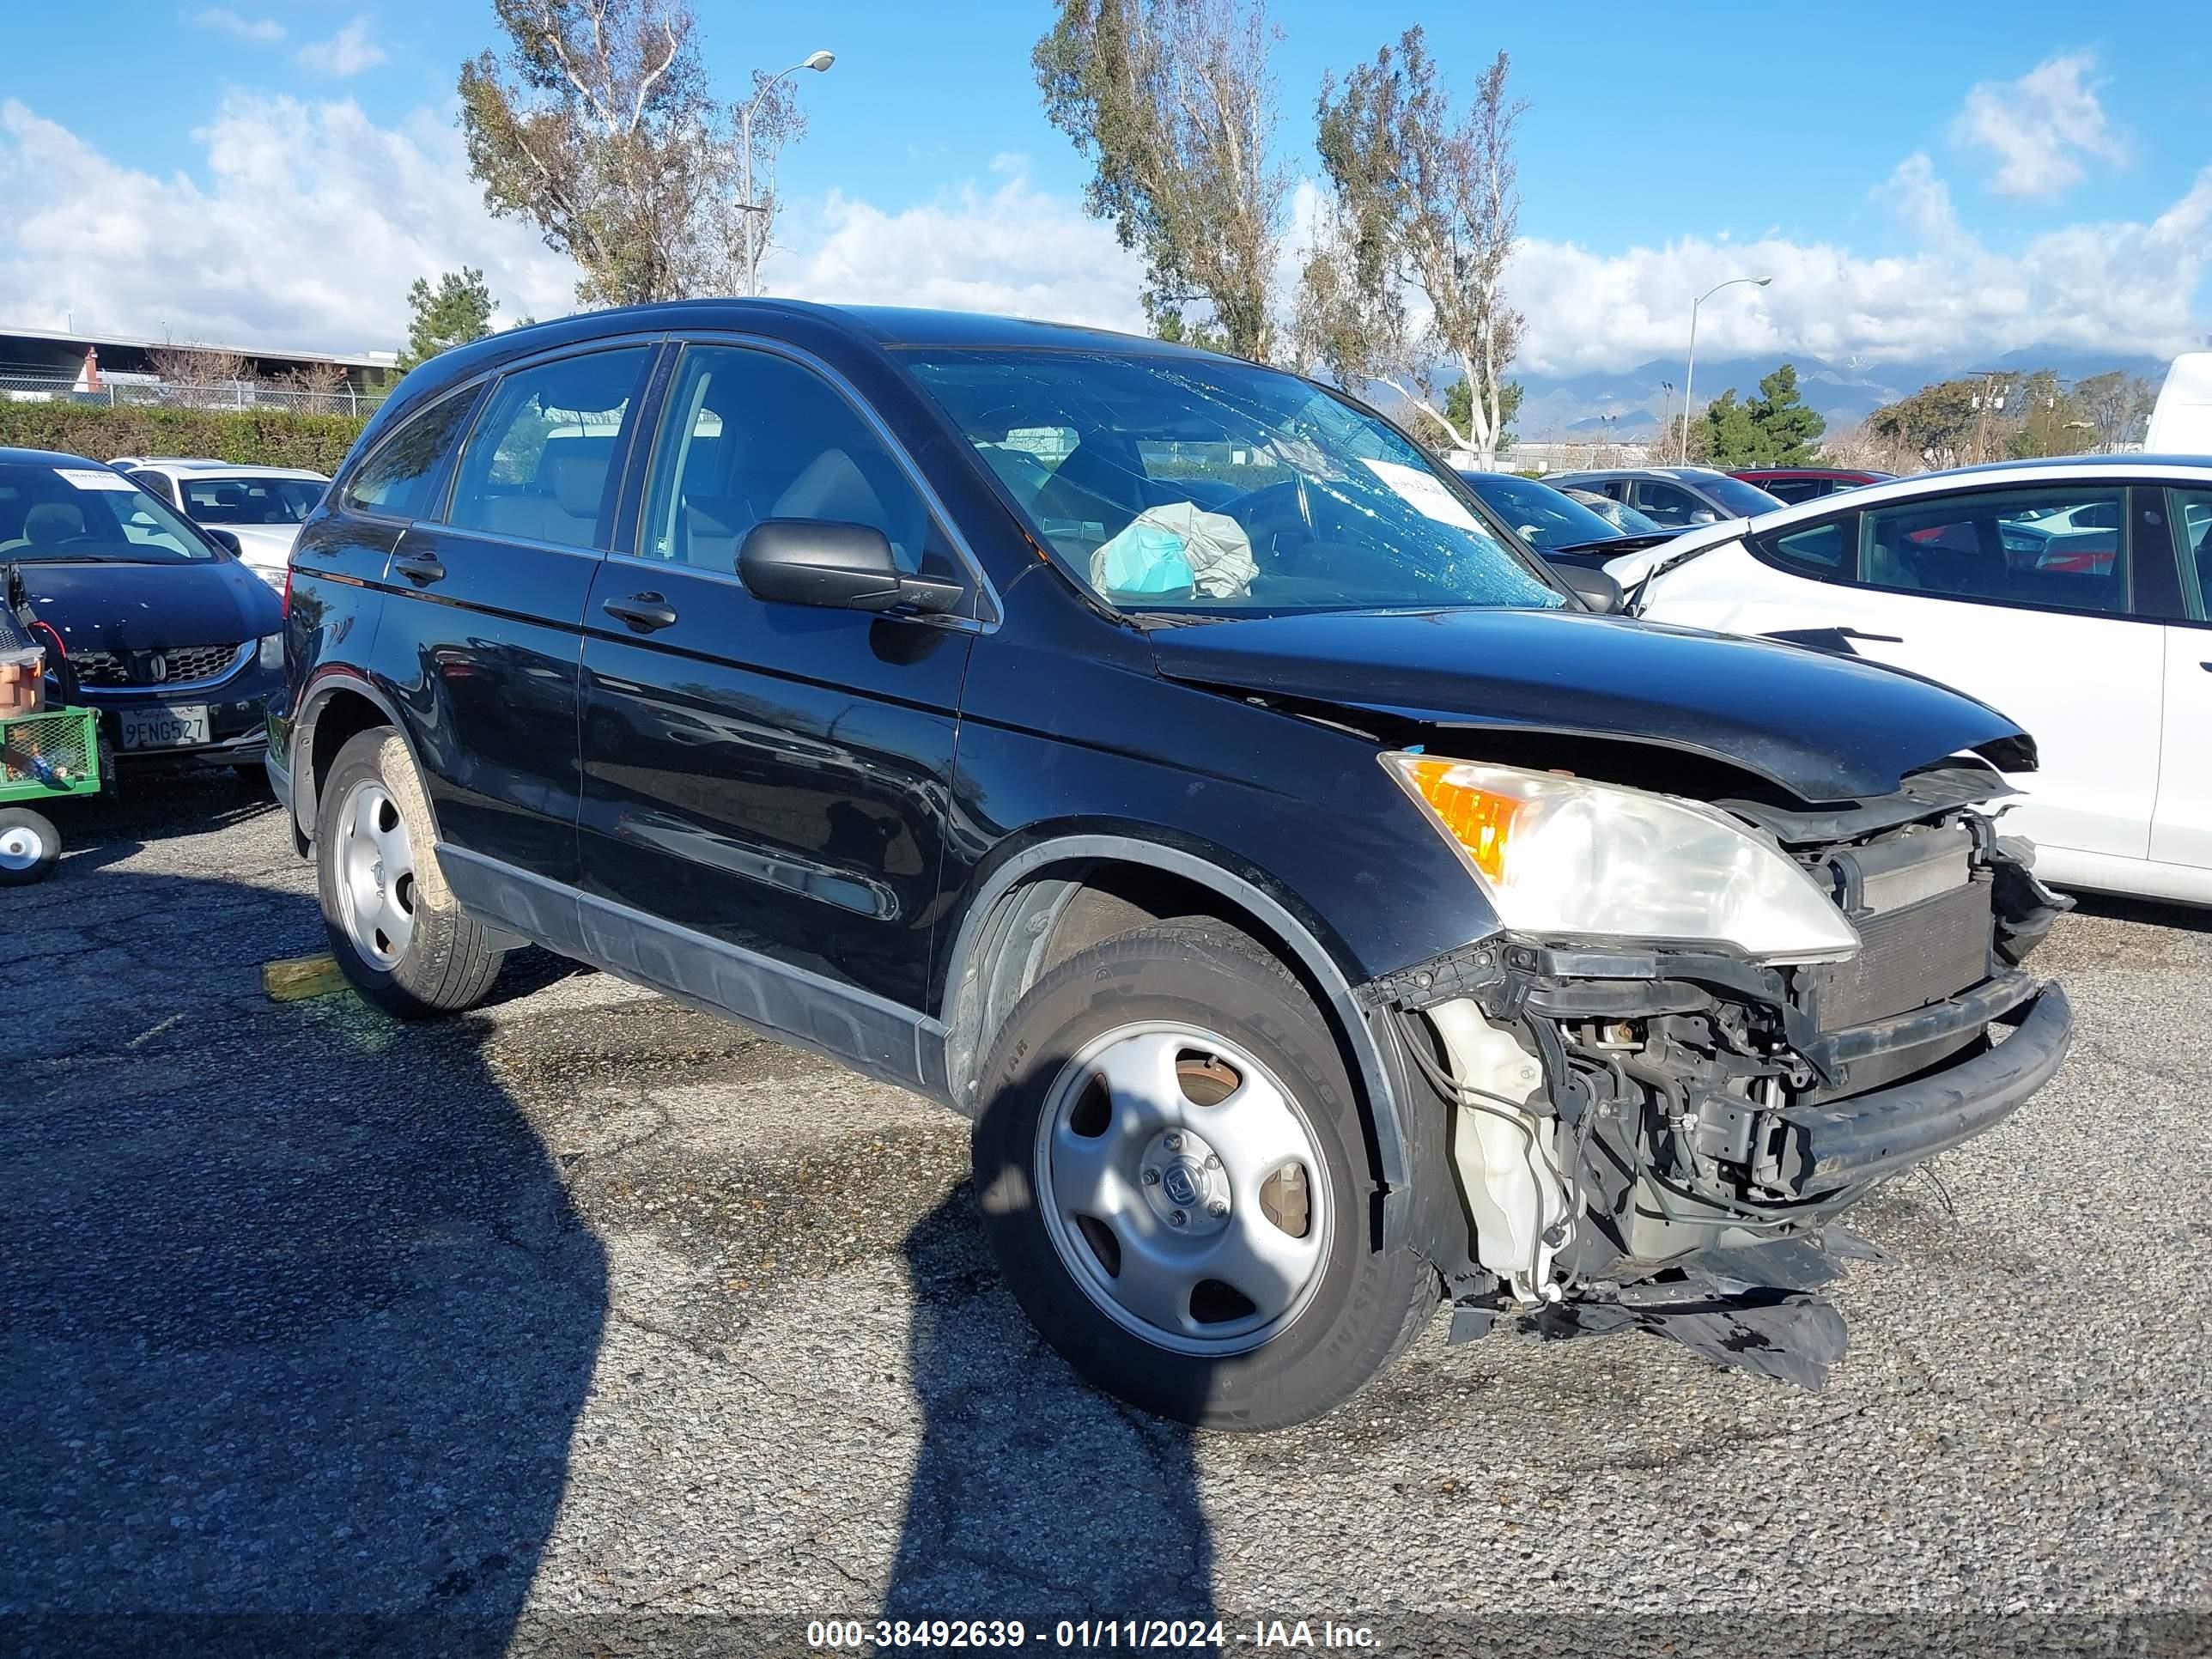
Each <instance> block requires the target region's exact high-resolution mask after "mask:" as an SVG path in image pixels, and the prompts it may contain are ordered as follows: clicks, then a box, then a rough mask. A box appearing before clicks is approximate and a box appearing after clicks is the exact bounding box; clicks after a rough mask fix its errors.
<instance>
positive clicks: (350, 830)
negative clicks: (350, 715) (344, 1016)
mask: <svg viewBox="0 0 2212 1659" xmlns="http://www.w3.org/2000/svg"><path fill="white" fill-rule="evenodd" d="M315 870H316V876H317V881H318V885H319V888H320V890H321V896H322V904H323V921H324V924H325V927H327V928H328V929H329V932H330V939H331V955H332V956H334V957H337V963H338V966H339V967H340V968H341V969H343V970H344V972H345V976H346V977H347V978H348V979H349V980H350V981H352V982H353V985H354V988H355V989H356V990H357V991H359V992H360V993H361V994H362V996H363V997H364V998H366V999H367V1000H368V1001H370V1002H373V1003H374V1004H375V1005H376V1006H378V1007H380V1008H381V1009H383V1010H384V1011H385V1012H386V1013H390V1014H396V1015H398V1017H399V1018H402V1019H426V1018H430V1017H431V1016H433V1015H436V1014H450V1013H458V1012H460V1011H461V1010H462V1009H464V1008H472V1007H474V1006H476V1005H477V1003H479V1002H481V1001H483V999H484V995H485V994H486V993H487V992H489V990H490V989H491V987H492V981H494V980H495V979H496V978H498V977H499V966H500V961H501V954H502V953H501V952H500V951H495V950H494V949H492V948H491V946H490V945H489V944H488V943H487V942H486V940H485V935H484V930H483V927H481V926H479V925H478V924H477V923H476V922H474V921H471V920H470V919H469V918H468V917H467V916H465V915H462V914H461V908H460V906H459V903H458V902H456V901H455V900H454V898H453V890H451V889H450V888H448V887H447V885H446V881H445V878H444V876H443V875H441V873H440V872H439V870H438V855H437V832H436V829H435V827H434V826H433V825H432V823H431V821H430V805H429V801H428V798H427V797H426V796H425V795H424V794H423V793H422V780H421V779H420V778H419V777H418V776H417V775H416V771H415V763H414V761H413V759H412V758H411V757H410V756H409V754H408V752H407V745H406V744H405V743H404V741H403V740H402V739H401V738H400V736H399V734H398V732H395V731H393V730H392V727H390V726H372V727H371V728H370V729H369V730H368V731H366V732H360V733H358V734H357V735H356V736H355V737H354V738H352V739H350V740H349V742H348V743H347V744H346V745H345V747H344V748H343V749H341V750H338V753H337V759H336V760H335V761H333V762H332V763H331V770H330V775H329V777H328V778H327V779H326V780H325V781H324V784H323V791H322V794H321V796H320V798H319V800H318V801H317V803H316V826H315Z"/></svg>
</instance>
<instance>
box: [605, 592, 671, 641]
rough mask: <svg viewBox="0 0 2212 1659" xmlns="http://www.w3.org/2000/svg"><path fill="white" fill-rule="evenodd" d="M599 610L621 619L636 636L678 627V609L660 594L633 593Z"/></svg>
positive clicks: (611, 601)
mask: <svg viewBox="0 0 2212 1659" xmlns="http://www.w3.org/2000/svg"><path fill="white" fill-rule="evenodd" d="M599 609H600V610H602V611H605V612H606V613H607V615H609V616H610V617H621V618H622V620H623V621H624V622H626V623H629V626H630V631H631V632H632V633H634V634H652V633H656V632H658V631H659V629H664V628H673V627H674V626H675V625H676V607H675V606H674V605H671V604H669V602H668V601H667V600H665V599H662V598H661V597H660V595H659V594H658V593H633V594H631V595H630V596H629V598H628V599H609V600H608V601H607V602H606V603H605V604H604V605H601V606H600V607H599Z"/></svg>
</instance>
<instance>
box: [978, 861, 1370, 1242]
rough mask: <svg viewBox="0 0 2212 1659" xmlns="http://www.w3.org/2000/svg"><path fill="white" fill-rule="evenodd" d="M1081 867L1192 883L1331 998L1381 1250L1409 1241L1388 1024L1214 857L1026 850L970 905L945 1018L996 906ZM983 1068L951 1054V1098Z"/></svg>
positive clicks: (1310, 943) (1308, 937) (1303, 934)
mask: <svg viewBox="0 0 2212 1659" xmlns="http://www.w3.org/2000/svg"><path fill="white" fill-rule="evenodd" d="M1085 862H1090V863H1120V864H1134V865H1141V866H1147V867H1149V868H1152V869H1155V870H1158V871H1161V872H1164V873H1165V874H1169V875H1174V876H1179V877H1182V878H1184V879H1186V880H1189V881H1193V882H1196V883H1197V884H1200V886H1203V887H1205V888H1206V889H1208V890H1211V891H1213V892H1216V893H1219V894H1220V895H1221V896H1223V897H1224V898H1226V899H1228V900H1229V901H1231V902H1232V903H1234V904H1236V905H1237V906H1238V907H1239V908H1242V909H1243V910H1244V911H1246V912H1247V913H1249V915H1252V916H1253V917H1255V919H1256V920H1258V921H1260V922H1261V923H1262V924H1263V925H1264V926H1265V927H1267V929H1268V930H1269V931H1270V932H1271V933H1273V934H1274V935H1275V937H1276V938H1277V939H1280V940H1281V941H1282V942H1283V944H1284V945H1285V946H1286V947H1287V948H1288V949H1289V950H1290V951H1291V953H1292V954H1293V955H1294V956H1295V957H1297V961H1298V965H1299V966H1300V967H1301V968H1303V969H1304V970H1305V972H1306V974H1307V975H1308V976H1309V977H1310V980H1311V981H1312V982H1313V983H1314V984H1315V985H1316V986H1318V987H1320V989H1321V991H1322V994H1323V995H1325V996H1326V997H1327V998H1328V1004H1329V1012H1330V1013H1331V1014H1332V1015H1333V1016H1334V1024H1335V1025H1336V1027H1337V1030H1338V1032H1339V1034H1340V1036H1341V1037H1342V1039H1343V1041H1344V1042H1345V1045H1346V1048H1349V1049H1350V1051H1351V1054H1352V1060H1353V1062H1354V1066H1355V1069H1356V1073H1357V1075H1358V1079H1359V1084H1360V1089H1361V1093H1362V1095H1363V1097H1364V1099H1365V1101H1366V1103H1367V1108H1368V1109H1367V1119H1368V1128H1369V1132H1370V1136H1371V1137H1372V1139H1371V1144H1370V1147H1369V1152H1370V1156H1371V1157H1372V1158H1373V1159H1374V1163H1375V1174H1376V1181H1377V1183H1378V1185H1379V1187H1380V1188H1381V1192H1380V1197H1381V1200H1382V1202H1381V1215H1380V1217H1379V1221H1378V1226H1377V1239H1378V1242H1379V1243H1380V1244H1381V1245H1382V1247H1383V1248H1385V1249H1389V1248H1395V1246H1398V1245H1400V1244H1402V1243H1406V1242H1407V1239H1408V1237H1410V1227H1411V1221H1412V1213H1413V1155H1412V1152H1411V1147H1412V1145H1413V1142H1412V1139H1411V1134H1410V1130H1411V1127H1412V1126H1411V1125H1410V1124H1409V1123H1408V1121H1407V1111H1408V1109H1409V1104H1410V1101H1409V1095H1408V1090H1407V1082H1406V1068H1405V1066H1404V1064H1403V1060H1402V1057H1401V1056H1400V1055H1399V1054H1397V1053H1396V1052H1395V1043H1394V1041H1393V1037H1392V1035H1391V1033H1390V1032H1389V1028H1388V1026H1387V1025H1384V1024H1379V1023H1370V1012H1369V1011H1368V1010H1367V1009H1366V1008H1365V1007H1364V1006H1362V1005H1361V1003H1360V1002H1359V1000H1358V997H1357V996H1356V995H1355V994H1354V990H1353V987H1352V981H1351V980H1350V979H1348V978H1347V977H1346V974H1345V971H1344V969H1343V968H1342V966H1341V965H1340V963H1338V961H1337V959H1336V957H1334V956H1333V955H1332V954H1331V953H1330V951H1329V950H1328V947H1327V946H1326V945H1324V944H1323V943H1322V939H1321V938H1320V936H1319V935H1318V934H1317V933H1316V932H1315V930H1314V929H1313V927H1311V926H1310V925H1309V924H1308V923H1307V921H1305V920H1304V918H1302V917H1300V916H1299V915H1297V913H1296V912H1295V911H1293V910H1292V909H1291V908H1290V907H1289V906H1288V905H1286V904H1285V903H1284V902H1282V901H1281V900H1280V899H1279V898H1278V897H1276V896H1274V895H1273V894H1271V893H1269V892H1267V890H1265V889H1264V888H1262V887H1261V886H1260V885H1258V884H1256V883H1255V882H1253V881H1251V880H1249V879H1248V878H1245V877H1244V876H1242V875H1239V874H1237V872H1234V871H1232V870H1231V869H1229V868H1228V867H1227V866H1225V865H1223V864H1221V863H1219V862H1218V861H1216V860H1212V859H1210V858H1207V857H1206V856H1203V855H1202V854H1199V853H1197V852H1194V851H1190V850H1187V849H1185V848H1180V847H1175V846H1170V845H1168V844H1166V843H1165V842H1159V841H1153V840H1148V839H1146V838H1145V837H1144V836H1137V835H1131V834H1127V833H1125V832H1115V831H1104V830H1085V831H1078V832H1074V833H1069V834H1062V835H1054V836H1048V837H1046V838H1044V839H1042V840H1038V841H1035V842H1030V844H1029V845H1027V846H1025V847H1024V848H1022V849H1021V850H1020V851H1018V852H1017V853H1014V854H1012V855H1011V856H1010V857H1008V858H1006V859H1005V860H1003V861H1001V862H1000V863H999V864H998V865H997V866H995V867H994V869H993V870H992V871H991V872H990V873H989V875H988V876H987V877H986V878H984V879H983V880H982V881H981V884H979V885H978V886H977V887H976V888H975V890H973V892H972V893H971V894H970V896H969V901H968V903H967V905H966V908H965V910H964V912H963V915H962V918H961V922H960V928H959V932H958V933H957V934H956V935H955V937H954V939H953V943H952V947H951V951H949V952H948V953H947V954H946V957H945V972H944V974H943V975H942V976H941V978H940V980H939V983H940V985H941V987H942V992H941V997H942V1001H941V1004H940V1006H941V1007H942V1009H943V1011H944V1013H945V1016H946V1017H947V1018H948V1020H949V1018H950V1017H951V1014H952V1013H953V1009H954V1003H955V1001H956V1000H957V997H958V994H959V992H960V989H961V987H963V985H964V984H965V983H966V981H967V979H968V976H969V973H970V971H971V970H972V968H973V964H974V959H975V954H976V952H977V951H978V950H979V948H981V946H982V945H983V944H984V943H985V941H984V940H983V939H982V932H983V927H984V924H985V922H986V920H987V918H988V917H989V916H990V915H991V914H992V912H993V911H994V909H995V908H997V906H998V902H999V901H1000V899H1001V898H1003V897H1004V896H1006V894H1007V893H1008V892H1010V891H1011V890H1012V889H1014V888H1015V887H1016V886H1018V885H1019V884H1021V883H1022V882H1023V881H1024V879H1026V878H1029V877H1030V876H1033V875H1035V874H1036V872H1038V871H1040V870H1042V869H1045V868H1048V866H1053V865H1055V864H1080V863H1085ZM946 1064H947V1070H948V1073H949V1074H950V1075H949V1078H948V1080H949V1083H950V1086H951V1092H952V1094H953V1097H954V1098H955V1099H956V1100H960V1101H963V1102H964V1101H965V1100H966V1099H967V1097H968V1093H969V1085H970V1084H971V1083H972V1081H973V1073H974V1071H975V1067H976V1066H979V1065H980V1064H981V1055H980V1054H974V1053H972V1052H971V1053H968V1054H957V1053H956V1052H953V1051H951V1050H948V1053H947V1056H946ZM955 1068H957V1073H966V1075H961V1074H957V1073H956V1069H955ZM963 1109H968V1110H972V1109H973V1108H972V1107H963Z"/></svg>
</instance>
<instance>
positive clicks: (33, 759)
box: [0, 708, 100, 887]
mask: <svg viewBox="0 0 2212 1659" xmlns="http://www.w3.org/2000/svg"><path fill="white" fill-rule="evenodd" d="M98 793H100V716H99V714H98V713H97V712H95V711H94V710H93V709H90V708H49V709H46V710H44V711H42V712H41V713H39V714H18V715H15V716H12V717H9V718H6V719H0V887H20V886H22V885H24V884H27V883H29V882H33V881H44V880H45V879H46V878H47V877H48V876H51V875H52V874H53V872H54V865H55V864H56V862H57V861H58V860H59V859H60V858H61V855H62V838H61V836H60V835H59V834H58V833H57V832H56V830H55V829H54V825H53V820H52V819H51V818H49V817H46V814H45V813H43V812H40V811H36V810H34V809H33V807H32V806H30V805H27V804H26V803H28V802H33V801H47V800H52V799H54V798H55V797H57V796H60V795H96V794H98Z"/></svg>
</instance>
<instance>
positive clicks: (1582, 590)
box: [1552, 564, 1624, 617]
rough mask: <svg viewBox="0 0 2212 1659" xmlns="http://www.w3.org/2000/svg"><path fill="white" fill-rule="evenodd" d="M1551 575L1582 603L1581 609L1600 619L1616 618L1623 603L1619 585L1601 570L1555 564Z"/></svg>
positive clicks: (1581, 565) (1577, 565)
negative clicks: (1594, 614)
mask: <svg viewBox="0 0 2212 1659" xmlns="http://www.w3.org/2000/svg"><path fill="white" fill-rule="evenodd" d="M1552 574H1553V575H1554V576H1557V577H1558V578H1559V580H1560V582H1561V583H1562V584H1564V585H1565V587H1566V588H1567V589H1568V591H1569V592H1571V593H1573V594H1574V596H1575V597H1576V598H1577V599H1580V600H1581V601H1582V602H1583V609H1584V610H1587V611H1596V612H1597V613H1598V614H1599V615H1600V616H1601V617H1612V616H1618V615H1619V614H1620V608H1621V605H1622V604H1623V601H1624V596H1623V594H1622V592H1621V588H1620V583H1619V582H1617V581H1615V580H1613V577H1612V575H1611V574H1608V573H1607V572H1606V571H1603V570H1598V569H1594V568H1591V567H1590V566H1589V565H1586V564H1555V565H1553V567H1552Z"/></svg>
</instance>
